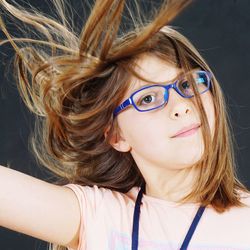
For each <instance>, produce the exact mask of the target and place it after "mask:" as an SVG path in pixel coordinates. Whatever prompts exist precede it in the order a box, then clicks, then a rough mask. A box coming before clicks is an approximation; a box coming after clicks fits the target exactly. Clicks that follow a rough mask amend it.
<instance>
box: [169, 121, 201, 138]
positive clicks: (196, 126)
mask: <svg viewBox="0 0 250 250" xmlns="http://www.w3.org/2000/svg"><path fill="white" fill-rule="evenodd" d="M199 128H200V124H193V125H191V126H189V127H186V128H184V129H182V130H180V131H179V132H177V133H176V134H175V135H174V136H172V137H171V138H176V137H186V136H191V135H193V134H195V133H196V132H197V131H198V129H199Z"/></svg>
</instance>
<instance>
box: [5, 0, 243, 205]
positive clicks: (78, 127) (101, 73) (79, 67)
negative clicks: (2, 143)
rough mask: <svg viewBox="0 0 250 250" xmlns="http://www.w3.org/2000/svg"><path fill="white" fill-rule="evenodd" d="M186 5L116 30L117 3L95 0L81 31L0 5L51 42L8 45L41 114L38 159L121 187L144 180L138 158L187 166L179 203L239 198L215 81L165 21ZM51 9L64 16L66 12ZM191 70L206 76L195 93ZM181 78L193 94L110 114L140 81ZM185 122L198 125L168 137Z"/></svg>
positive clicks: (80, 179) (78, 177) (76, 176)
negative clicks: (189, 183) (189, 188)
mask: <svg viewBox="0 0 250 250" xmlns="http://www.w3.org/2000/svg"><path fill="white" fill-rule="evenodd" d="M189 2H190V1H186V0H180V1H169V3H170V4H169V5H166V6H163V7H162V9H161V10H160V11H159V12H158V14H157V15H156V17H155V19H154V20H153V21H152V22H151V23H149V24H148V25H138V26H137V27H136V29H135V30H133V31H130V32H128V33H127V34H123V35H121V36H119V37H116V32H117V30H118V27H119V20H120V17H121V13H122V9H123V4H124V1H100V2H98V3H97V4H96V5H95V7H94V8H93V11H92V13H91V15H90V17H89V19H88V22H87V23H86V26H85V27H84V29H83V31H82V33H81V36H80V37H77V36H76V35H75V34H74V33H72V32H71V31H70V30H69V29H67V28H66V27H65V25H63V24H59V23H57V22H55V21H54V20H53V21H52V20H50V19H48V18H46V17H41V16H40V17H39V18H37V16H36V14H25V13H26V12H22V10H20V9H15V8H13V7H9V5H8V4H7V3H6V2H5V1H2V2H1V4H2V6H4V7H5V8H6V9H7V10H9V11H10V12H11V13H12V14H13V15H14V16H15V17H17V18H20V19H23V20H24V21H25V22H27V23H29V24H32V28H34V27H35V28H36V29H37V30H39V31H40V32H42V33H43V34H44V35H46V37H47V38H48V41H47V44H48V45H49V48H50V49H51V51H50V49H48V48H46V49H43V50H42V51H41V48H40V47H39V46H38V47H36V46H35V45H34V41H33V42H32V45H30V46H28V45H25V46H23V47H24V48H23V49H22V50H20V49H17V48H16V50H17V57H16V61H15V62H16V66H17V69H18V80H19V86H20V88H19V89H20V93H21V95H22V97H23V99H24V101H25V102H26V104H27V106H28V107H29V108H30V109H31V110H32V111H33V112H36V113H37V114H38V115H40V116H42V117H44V118H43V120H41V124H42V126H43V130H42V131H39V129H40V127H38V129H37V134H36V136H35V137H34V138H35V140H33V146H34V149H35V153H36V155H37V157H38V158H39V160H40V161H41V163H42V164H43V165H44V166H46V167H47V168H49V169H50V170H52V171H53V172H54V173H56V174H57V175H58V176H60V177H63V178H65V179H67V180H68V181H70V182H74V183H79V184H85V185H86V184H87V185H95V184H96V185H98V186H102V187H108V188H111V189H115V190H118V191H121V192H126V191H128V190H129V189H131V188H132V187H134V186H139V185H141V184H142V183H143V181H144V178H143V167H144V165H146V164H148V165H150V166H155V167H159V168H166V169H181V168H190V167H193V168H197V169H198V170H199V176H198V178H197V181H196V182H195V186H194V189H193V192H192V193H191V194H190V196H188V197H187V200H188V198H192V197H195V198H199V199H200V200H203V201H204V202H205V203H206V202H207V203H209V202H211V203H213V204H214V205H215V207H216V206H217V208H218V209H220V208H221V207H223V206H227V205H228V204H233V203H234V204H237V202H236V201H235V200H234V195H235V193H234V192H233V190H234V189H235V188H242V189H244V188H243V185H242V184H241V183H240V182H239V181H238V180H237V178H236V173H235V171H234V168H235V162H234V155H233V148H232V141H231V137H230V136H231V135H230V132H229V131H230V128H229V124H228V120H227V113H226V107H225V103H224V97H223V94H222V92H221V89H220V86H219V84H218V82H217V80H216V78H215V76H214V75H213V73H212V71H211V69H210V68H209V66H208V65H207V64H206V62H205V60H204V59H203V58H202V57H201V55H200V54H199V53H198V51H197V50H196V49H195V48H194V47H193V45H192V44H191V43H190V42H189V41H188V40H187V39H186V38H185V37H184V36H183V35H181V34H180V33H179V32H178V31H176V30H175V29H174V28H172V27H171V26H168V25H167V24H168V23H169V22H170V21H171V20H172V19H173V18H174V17H175V16H176V15H177V14H178V12H180V11H181V10H182V9H183V8H184V7H185V6H186V5H187V4H188V3H189ZM58 3H59V2H58ZM114 3H116V4H114ZM58 6H59V7H58ZM111 7H112V8H111ZM57 8H59V10H60V5H59V4H58V5H57ZM111 10H112V11H111ZM59 13H61V15H62V20H64V21H65V19H63V18H64V16H63V13H64V12H63V11H59ZM25 15H26V16H25ZM24 16H25V18H26V19H25V18H24ZM97 17H98V18H97ZM27 20H29V21H27ZM41 20H43V21H41ZM48 23H49V24H50V26H49V27H48V25H47V24H48ZM64 24H66V23H65V22H64ZM1 25H2V27H3V23H2V24H1ZM6 34H7V32H6ZM49 34H51V36H50V35H49ZM53 39H54V40H53ZM37 43H38V44H40V45H41V42H37ZM12 44H13V45H14V46H15V44H14V42H13V41H12ZM43 44H44V41H43ZM57 52H58V53H57ZM195 70H200V71H203V72H208V74H209V75H210V77H211V88H210V89H209V90H208V91H206V92H205V93H203V94H198V91H197V90H196V88H195V87H194V86H195V78H193V77H192V76H194V75H193V74H191V73H190V72H196V71H195ZM30 77H32V79H31V78H30ZM185 77H186V78H187V84H190V87H191V88H192V89H193V91H194V94H195V96H194V97H192V98H184V97H182V96H181V95H179V94H177V92H176V91H175V90H174V89H173V88H170V89H169V98H168V102H167V104H166V105H165V106H163V107H161V108H159V109H155V110H151V111H148V112H139V111H138V110H136V109H135V108H134V107H133V106H131V105H130V106H129V107H127V108H126V109H124V110H122V111H121V112H120V113H118V114H117V115H114V111H115V110H116V108H117V107H118V106H119V105H120V104H121V103H122V102H123V101H124V100H126V99H127V98H129V96H130V95H131V94H132V92H134V91H135V90H136V89H138V88H139V87H140V86H143V85H145V84H146V83H147V81H149V84H165V85H166V84H168V83H170V82H171V83H173V82H175V80H182V79H184V78H185ZM142 78H145V79H142ZM152 81H153V82H154V83H153V82H152ZM31 82H32V84H30V83H31ZM193 123H195V124H196V123H198V124H201V127H200V129H199V131H198V133H196V134H195V135H192V137H187V138H171V137H172V136H173V135H174V134H175V133H176V132H177V131H178V130H180V129H182V128H183V127H185V126H188V125H191V124H193ZM39 133H41V134H40V135H41V136H40V137H38V136H37V135H39ZM41 145H42V146H41ZM225 197H226V198H225ZM223 199H224V201H222V200H223ZM223 202H224V203H223Z"/></svg>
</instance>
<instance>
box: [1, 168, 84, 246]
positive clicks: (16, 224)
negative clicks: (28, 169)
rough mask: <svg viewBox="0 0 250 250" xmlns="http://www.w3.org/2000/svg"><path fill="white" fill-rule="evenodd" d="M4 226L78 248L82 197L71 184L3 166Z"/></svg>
mask: <svg viewBox="0 0 250 250" xmlns="http://www.w3.org/2000/svg"><path fill="white" fill-rule="evenodd" d="M0 226H3V227H6V228H9V229H11V230H14V231H17V232H21V233H24V234H27V235H30V236H32V237H35V238H38V239H41V240H44V241H47V242H52V243H56V244H59V245H63V246H67V247H71V248H73V249H76V247H77V245H78V239H79V227H80V208H79V204H78V200H77V198H76V196H75V194H74V192H73V191H72V190H71V189H69V188H67V187H61V186H57V185H54V184H50V183H47V182H45V181H42V180H39V179H37V178H34V177H32V176H29V175H26V174H24V173H21V172H18V171H16V170H13V169H9V168H6V167H3V166H0Z"/></svg>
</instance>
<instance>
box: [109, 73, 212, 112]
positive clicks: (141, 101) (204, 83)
mask: <svg viewBox="0 0 250 250" xmlns="http://www.w3.org/2000/svg"><path fill="white" fill-rule="evenodd" d="M188 74H191V77H193V79H194V82H195V84H196V85H195V86H196V89H197V91H198V93H200V94H202V93H204V92H206V91H207V90H209V89H210V86H211V78H212V73H211V72H208V71H203V70H195V71H191V72H189V73H187V74H186V76H187V75H188ZM170 88H173V89H175V91H176V92H177V93H178V94H179V95H180V96H182V97H184V98H191V97H193V96H194V90H193V88H192V86H191V84H190V83H189V82H188V80H187V77H184V78H182V79H179V80H176V81H175V82H174V83H170V84H167V85H160V84H154V85H150V86H146V87H142V88H141V89H139V90H137V91H135V92H134V93H132V94H131V96H130V97H129V98H128V99H127V100H125V101H124V102H123V103H122V104H121V105H119V106H118V107H117V108H116V109H115V110H114V112H113V115H114V116H116V115H117V114H118V113H120V112H121V111H122V110H124V109H126V108H127V107H129V106H130V105H133V106H134V108H135V109H136V110H137V111H139V112H147V111H150V110H154V109H158V108H160V107H162V106H163V105H165V104H166V103H167V102H168V97H169V92H168V90H169V89H170Z"/></svg>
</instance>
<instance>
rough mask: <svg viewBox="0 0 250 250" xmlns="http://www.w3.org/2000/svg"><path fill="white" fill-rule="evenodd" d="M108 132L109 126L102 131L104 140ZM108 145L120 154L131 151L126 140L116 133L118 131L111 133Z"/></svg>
mask: <svg viewBox="0 0 250 250" xmlns="http://www.w3.org/2000/svg"><path fill="white" fill-rule="evenodd" d="M109 130H110V125H109V126H108V128H107V129H105V131H104V136H105V138H107V136H108V133H109ZM109 144H110V145H111V146H112V147H113V148H114V149H116V150H117V151H120V152H128V151H130V150H131V146H130V145H129V143H128V142H127V141H126V139H124V138H123V136H122V135H121V134H120V133H118V131H115V132H114V133H113V135H112V136H111V138H110V140H109Z"/></svg>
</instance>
